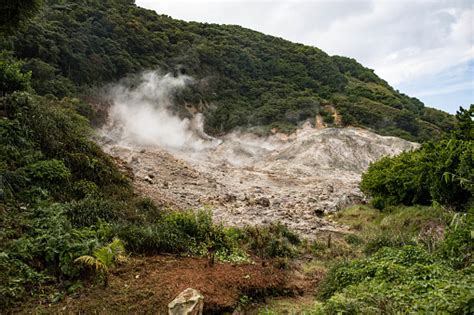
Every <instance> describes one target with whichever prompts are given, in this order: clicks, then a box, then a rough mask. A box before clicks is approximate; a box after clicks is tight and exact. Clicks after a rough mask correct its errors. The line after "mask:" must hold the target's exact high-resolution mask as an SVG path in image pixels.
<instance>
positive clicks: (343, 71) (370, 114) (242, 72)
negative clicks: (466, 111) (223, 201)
mask: <svg viewBox="0 0 474 315" xmlns="http://www.w3.org/2000/svg"><path fill="white" fill-rule="evenodd" d="M44 2H45V5H44V6H43V7H42V9H41V10H40V12H39V13H38V14H37V16H36V18H34V19H33V20H32V21H31V22H30V23H29V24H28V25H27V26H26V27H24V28H23V29H22V30H21V31H20V32H17V33H14V34H13V36H5V37H4V38H2V40H1V42H0V48H1V49H3V50H4V51H7V52H9V53H10V54H11V55H12V56H14V57H15V58H17V59H21V60H23V61H24V65H23V70H24V71H32V87H33V88H34V89H35V91H36V92H37V93H38V94H40V95H46V94H52V95H55V96H57V97H64V96H71V95H82V96H83V98H88V99H90V97H85V95H90V94H91V91H90V88H91V87H96V86H101V85H103V84H104V83H107V82H111V81H115V80H118V79H120V78H122V77H124V76H126V75H128V74H131V73H136V72H138V71H140V70H143V69H154V68H160V69H161V70H162V71H171V72H174V73H176V74H177V73H187V74H189V75H191V76H193V77H194V78H195V79H196V81H195V84H194V85H192V86H191V87H190V88H189V89H188V91H187V92H185V93H183V94H182V95H181V96H180V100H181V102H184V101H188V102H193V103H196V104H197V103H199V101H203V102H205V103H207V104H211V106H209V108H208V109H206V118H207V119H206V128H207V131H208V132H210V133H219V132H225V131H228V130H230V129H232V128H236V127H250V126H266V127H268V128H270V127H277V128H279V129H281V130H283V131H291V130H292V128H294V126H295V125H297V124H298V123H299V122H301V121H303V120H305V119H309V118H311V119H313V118H314V116H315V115H316V114H318V113H321V114H322V115H323V117H326V118H327V119H326V121H327V122H328V123H330V122H332V117H331V115H329V111H330V109H329V108H328V105H332V106H334V107H335V108H336V109H337V111H338V112H340V113H341V114H342V120H343V123H344V124H351V125H360V126H365V127H369V128H372V129H374V130H376V131H378V132H380V133H382V134H388V135H396V136H401V137H403V138H406V139H410V140H418V141H424V140H427V139H432V138H437V137H439V136H440V135H441V134H442V133H443V132H444V131H446V130H448V129H450V128H452V124H453V121H452V119H451V118H450V116H449V115H447V114H445V113H443V112H441V111H438V110H435V109H431V108H426V107H424V105H423V104H422V103H421V102H420V101H419V100H417V99H415V98H410V97H408V96H406V95H404V94H402V93H399V92H398V91H396V90H394V89H393V88H392V87H390V86H389V85H388V84H387V83H386V82H385V81H383V80H382V79H380V78H379V77H377V76H376V75H375V74H374V72H373V71H372V70H370V69H367V68H364V67H363V66H362V65H360V64H359V63H357V61H355V60H353V59H350V58H346V57H339V56H334V57H330V56H328V55H327V54H326V53H324V52H323V51H321V50H319V49H317V48H314V47H309V46H305V45H300V44H294V43H291V42H289V41H286V40H283V39H280V38H275V37H272V36H267V35H264V34H261V33H258V32H255V31H251V30H248V29H244V28H242V27H239V26H232V25H214V24H202V23H194V22H191V23H187V22H183V21H179V20H174V19H172V18H170V17H168V16H164V15H157V14H156V13H155V12H153V11H150V10H145V9H143V8H139V7H137V6H135V5H134V4H133V1H132V0H107V1H98V0H96V1H90V0H88V1H85V0H81V1H68V0H47V1H44Z"/></svg>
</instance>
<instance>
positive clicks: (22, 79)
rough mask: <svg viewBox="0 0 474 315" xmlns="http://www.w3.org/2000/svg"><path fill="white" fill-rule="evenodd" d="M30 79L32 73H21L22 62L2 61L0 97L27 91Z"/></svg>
mask: <svg viewBox="0 0 474 315" xmlns="http://www.w3.org/2000/svg"><path fill="white" fill-rule="evenodd" d="M30 79H31V72H27V73H23V72H21V63H20V62H12V61H0V97H2V96H5V95H7V94H11V93H13V92H15V91H23V90H26V89H27V88H28V87H29V85H30Z"/></svg>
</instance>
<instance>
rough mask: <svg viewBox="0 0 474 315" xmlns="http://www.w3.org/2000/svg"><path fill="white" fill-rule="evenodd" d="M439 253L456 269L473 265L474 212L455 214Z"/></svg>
mask: <svg viewBox="0 0 474 315" xmlns="http://www.w3.org/2000/svg"><path fill="white" fill-rule="evenodd" d="M438 253H439V255H440V256H441V257H442V258H443V259H445V260H447V261H448V262H449V264H450V265H451V266H452V267H453V268H456V269H460V268H465V267H468V266H471V265H472V263H473V262H474V255H473V253H474V213H472V210H471V212H469V213H466V214H457V215H455V216H454V218H453V220H452V222H451V224H450V226H449V228H448V230H447V231H446V233H445V237H444V241H443V242H442V243H441V245H440V248H439V250H438Z"/></svg>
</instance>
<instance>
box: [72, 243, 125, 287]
mask: <svg viewBox="0 0 474 315" xmlns="http://www.w3.org/2000/svg"><path fill="white" fill-rule="evenodd" d="M124 253H125V248H124V245H123V242H122V241H121V240H120V239H118V238H115V239H114V240H113V241H112V242H111V243H110V244H108V245H106V246H103V247H101V248H98V249H96V250H95V251H94V253H93V254H92V256H89V255H84V256H81V257H78V258H76V259H75V260H74V262H76V263H80V264H83V265H85V266H87V267H89V268H94V269H95V271H96V272H97V273H98V274H100V275H101V277H102V278H103V280H104V286H105V287H106V286H107V285H108V280H109V269H110V268H112V267H113V266H114V265H115V262H117V261H119V260H120V259H122V258H123V254H124Z"/></svg>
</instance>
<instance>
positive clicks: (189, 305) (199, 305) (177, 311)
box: [168, 288, 204, 315]
mask: <svg viewBox="0 0 474 315" xmlns="http://www.w3.org/2000/svg"><path fill="white" fill-rule="evenodd" d="M203 308H204V296H202V294H201V293H199V291H197V290H194V289H191V288H187V289H186V290H184V291H183V292H181V293H180V294H179V295H178V296H177V297H176V298H175V299H174V300H173V301H171V302H170V303H169V304H168V314H169V315H202V311H203Z"/></svg>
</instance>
